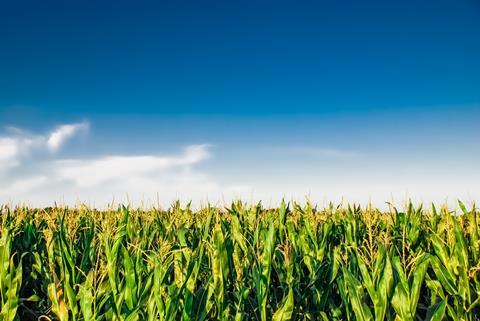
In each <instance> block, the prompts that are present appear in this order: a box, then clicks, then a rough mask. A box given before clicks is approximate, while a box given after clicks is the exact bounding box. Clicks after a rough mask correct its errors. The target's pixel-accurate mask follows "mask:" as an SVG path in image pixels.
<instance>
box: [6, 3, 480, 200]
mask: <svg viewBox="0 0 480 321" xmlns="http://www.w3.org/2000/svg"><path fill="white" fill-rule="evenodd" d="M0 39H1V41H0V203H10V204H19V203H23V204H29V205H32V206H46V205H52V204H54V203H57V204H65V205H76V204H79V203H82V202H84V203H87V204H89V205H91V206H96V207H105V206H108V205H109V204H111V203H112V202H114V203H121V202H130V203H133V204H137V205H145V204H146V205H148V206H150V205H160V206H162V207H166V206H168V205H169V204H171V203H172V201H173V200H175V199H181V200H182V201H183V202H187V201H188V200H192V201H193V202H194V203H195V204H199V205H202V204H206V203H207V202H210V203H213V204H216V205H223V204H228V203H229V202H230V201H231V200H233V199H242V200H244V201H246V202H256V201H259V200H261V201H262V202H263V203H264V204H265V205H267V206H268V205H272V206H274V205H275V204H277V203H278V201H279V200H280V199H282V198H286V199H287V200H296V201H301V202H302V201H305V200H306V199H310V200H312V201H314V202H316V203H318V204H320V205H322V204H323V205H324V204H327V203H328V202H329V201H332V202H334V203H339V202H342V201H343V202H358V203H361V204H367V203H368V202H372V203H373V204H374V205H376V206H379V207H382V206H384V205H385V204H386V202H393V203H394V204H397V205H401V204H404V203H405V201H406V200H408V199H409V198H411V199H412V200H413V201H415V202H417V203H419V202H424V203H429V202H435V203H437V204H441V203H444V202H447V203H449V204H455V202H456V200H457V199H461V200H463V201H465V202H466V203H467V204H472V203H473V202H475V201H477V202H478V201H479V200H480V166H478V165H477V162H478V159H479V158H480V148H479V147H480V146H479V142H480V124H479V121H480V59H479V58H478V57H480V2H479V1H477V0H460V1H420V2H419V1H409V0H407V1H401V2H400V1H399V2H389V1H361V2H358V1H295V2H294V1H241V2H240V1H181V2H178V1H177V2H175V1H168V2H167V1H145V0H141V1H135V2H131V1H101V2H99V1H41V2H39V1H23V0H19V1H2V2H0Z"/></svg>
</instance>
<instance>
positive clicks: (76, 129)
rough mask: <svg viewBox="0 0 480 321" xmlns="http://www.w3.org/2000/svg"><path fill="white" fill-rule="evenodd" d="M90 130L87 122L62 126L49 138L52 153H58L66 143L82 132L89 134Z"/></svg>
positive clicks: (49, 147) (48, 143)
mask: <svg viewBox="0 0 480 321" xmlns="http://www.w3.org/2000/svg"><path fill="white" fill-rule="evenodd" d="M88 130H89V124H88V123H86V122H82V123H76V124H67V125H61V126H59V127H57V128H56V129H55V130H54V131H53V132H52V133H50V135H49V136H48V140H47V147H48V149H49V150H51V151H57V150H58V149H59V148H60V147H61V146H62V145H63V144H64V143H65V141H67V140H68V139H70V138H72V137H73V136H75V135H76V134H78V133H80V132H87V131H88Z"/></svg>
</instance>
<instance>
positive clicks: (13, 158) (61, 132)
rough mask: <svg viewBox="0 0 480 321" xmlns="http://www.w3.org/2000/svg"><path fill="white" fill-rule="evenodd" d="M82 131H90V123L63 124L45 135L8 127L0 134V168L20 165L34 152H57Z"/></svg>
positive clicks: (5, 168) (6, 168) (4, 168)
mask: <svg viewBox="0 0 480 321" xmlns="http://www.w3.org/2000/svg"><path fill="white" fill-rule="evenodd" d="M81 131H84V132H86V131H88V123H86V122H84V123H74V124H65V125H61V126H59V127H58V128H56V129H55V130H53V131H52V132H50V133H47V134H44V135H39V134H31V133H30V132H27V131H24V130H22V129H20V128H16V127H8V128H7V133H6V134H4V135H1V136H0V170H1V169H3V170H8V169H10V168H12V167H16V166H19V165H20V163H21V162H22V160H23V159H24V158H25V157H27V156H28V155H31V153H33V152H41V151H44V150H50V151H52V152H56V151H58V150H59V149H60V148H61V146H62V145H63V144H64V143H65V142H66V141H67V140H68V139H71V138H72V137H74V136H75V135H77V134H78V133H79V132H81Z"/></svg>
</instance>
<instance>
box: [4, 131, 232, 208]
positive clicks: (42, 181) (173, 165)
mask: <svg viewBox="0 0 480 321" xmlns="http://www.w3.org/2000/svg"><path fill="white" fill-rule="evenodd" d="M89 128H90V125H89V123H87V122H81V123H73V124H62V125H59V126H57V127H56V128H54V129H53V130H52V131H50V132H48V133H45V134H31V133H29V132H27V131H24V130H21V129H18V128H9V129H8V130H7V133H6V134H4V135H1V136H0V168H1V169H0V179H1V181H2V184H1V185H0V203H1V202H12V203H16V202H27V204H30V205H34V206H45V205H51V204H53V202H60V203H64V204H66V205H69V204H72V205H74V204H76V203H79V202H87V203H89V204H91V205H96V206H105V204H108V203H109V202H111V201H112V200H113V199H117V200H118V201H119V202H125V201H132V202H134V203H137V204H138V203H139V202H141V201H145V202H147V203H152V202H154V201H158V200H161V201H162V203H163V204H164V205H168V204H169V202H171V201H172V200H174V199H176V198H184V199H193V200H198V201H200V200H202V199H203V200H206V199H207V197H208V195H221V194H222V188H221V187H220V186H219V185H218V184H217V183H215V182H214V181H213V180H212V179H211V178H210V177H209V176H208V175H206V174H205V173H203V172H201V171H200V170H198V169H197V168H196V167H197V166H198V164H200V163H202V162H205V161H207V160H208V159H210V158H211V157H212V154H211V152H210V145H208V144H200V145H188V146H186V147H184V148H182V149H181V151H180V152H178V153H174V154H164V153H163V154H162V153H159V154H142V155H125V154H118V155H93V156H90V157H85V158H70V157H65V155H63V154H62V147H64V146H66V145H67V144H68V143H69V142H70V141H71V140H73V139H74V138H75V137H77V136H79V135H81V134H88V132H89ZM223 189H224V190H226V191H229V190H231V188H229V187H228V186H227V187H223ZM154 198H158V199H157V200H155V199H154Z"/></svg>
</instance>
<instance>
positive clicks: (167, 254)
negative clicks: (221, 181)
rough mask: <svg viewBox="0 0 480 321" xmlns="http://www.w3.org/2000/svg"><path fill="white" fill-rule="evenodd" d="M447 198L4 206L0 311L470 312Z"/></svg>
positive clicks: (124, 318) (474, 273)
mask: <svg viewBox="0 0 480 321" xmlns="http://www.w3.org/2000/svg"><path fill="white" fill-rule="evenodd" d="M459 208H460V210H461V212H460V213H458V214H455V213H453V212H450V211H448V210H447V209H446V208H441V209H440V210H438V211H437V209H436V208H435V207H432V210H431V211H430V212H427V211H425V210H423V209H422V208H421V207H419V208H415V207H414V206H413V205H412V204H409V205H408V206H407V208H406V211H405V212H398V211H397V210H393V211H392V212H388V213H385V212H381V211H379V210H375V209H372V208H371V207H369V208H365V209H362V208H360V207H359V206H349V207H348V208H347V209H344V208H340V207H338V208H335V207H334V206H333V205H330V206H329V207H328V208H326V209H323V210H318V209H317V208H316V207H314V206H312V205H311V204H306V205H305V206H300V205H299V204H293V205H292V206H290V204H287V203H285V202H282V203H281V205H280V207H279V208H277V209H266V208H263V207H262V206H261V204H257V205H254V206H246V205H245V204H243V203H241V202H235V203H233V204H232V205H231V207H230V208H227V209H218V208H212V207H207V208H203V209H200V210H198V211H193V210H192V209H191V208H190V206H189V205H187V206H186V207H182V206H180V203H179V202H176V203H174V204H173V205H172V207H171V208H170V209H168V210H153V209H152V210H136V209H131V208H128V207H124V206H121V207H120V208H118V209H117V210H113V209H112V210H107V211H98V210H93V209H88V208H84V207H81V208H74V209H63V208H46V209H42V210H39V209H28V208H15V209H7V208H2V211H1V212H2V213H3V214H2V216H0V321H16V320H59V321H103V320H105V321H106V320H112V321H140V320H147V321H154V320H162V321H174V320H189V321H204V320H235V321H242V320H256V321H267V320H274V321H289V320H322V321H326V320H333V321H340V320H349V321H370V320H388V321H417V320H431V321H440V320H466V321H475V320H480V317H479V316H480V277H479V275H480V274H479V271H480V261H479V260H480V241H479V240H480V232H479V231H480V229H479V222H478V219H477V216H478V211H477V210H476V209H472V210H468V209H467V207H466V206H465V205H464V204H463V203H459Z"/></svg>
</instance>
